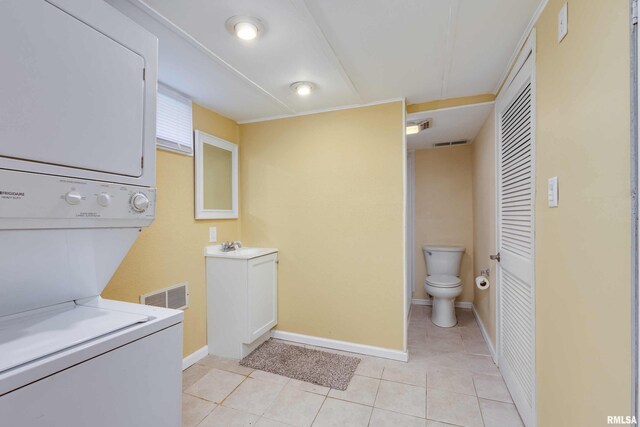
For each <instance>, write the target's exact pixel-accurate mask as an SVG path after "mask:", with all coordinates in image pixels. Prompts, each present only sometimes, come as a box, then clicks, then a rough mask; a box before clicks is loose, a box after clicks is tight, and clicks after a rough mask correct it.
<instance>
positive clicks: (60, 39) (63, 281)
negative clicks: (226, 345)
mask: <svg viewBox="0 0 640 427" xmlns="http://www.w3.org/2000/svg"><path fill="white" fill-rule="evenodd" d="M157 51H158V47H157V39H156V38H155V37H154V36H153V35H151V34H149V33H148V32H146V31H145V30H144V29H142V28H141V27H139V26H138V25H137V24H135V23H133V22H132V21H130V20H129V19H128V18H126V17H125V16H123V15H122V14H120V13H119V12H118V11H116V10H115V9H113V8H112V7H111V6H109V5H108V4H107V3H105V2H103V1H102V0H3V1H2V2H0V57H1V58H2V73H1V76H2V79H0V425H3V426H10V427H35V426H41V427H45V426H46V427H58V426H59V427H75V426H78V427H80V426H82V427H85V426H99V427H103V426H104V427H106V426H109V427H127V426H132V427H133V426H135V427H145V426H149V427H151V426H153V427H160V426H167V427H169V426H171V427H176V426H179V425H180V418H181V417H180V413H181V378H182V377H181V367H182V366H181V365H182V356H181V353H182V351H181V349H182V319H183V315H182V312H181V311H176V310H168V309H162V308H155V307H150V306H142V305H138V304H131V303H125V302H117V301H109V300H105V299H103V298H101V297H100V294H101V292H102V290H103V289H104V287H105V286H106V284H107V283H108V282H109V280H110V278H111V277H112V275H113V273H114V272H115V270H116V269H117V267H118V265H119V264H120V263H121V261H122V259H123V258H124V257H125V255H126V254H127V252H128V250H129V248H130V247H131V245H132V244H133V243H134V241H135V240H136V237H137V236H138V234H139V232H140V230H141V228H142V227H146V226H149V225H150V224H151V222H152V221H153V219H154V218H155V211H156V197H155V188H154V185H155V122H156V121H155V114H156V107H155V104H156V89H157V81H156V74H157Z"/></svg>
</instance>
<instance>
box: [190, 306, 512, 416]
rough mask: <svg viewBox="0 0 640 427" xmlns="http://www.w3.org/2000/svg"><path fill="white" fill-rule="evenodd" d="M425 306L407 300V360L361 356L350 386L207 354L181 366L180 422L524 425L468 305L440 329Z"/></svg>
mask: <svg viewBox="0 0 640 427" xmlns="http://www.w3.org/2000/svg"><path fill="white" fill-rule="evenodd" d="M430 314H431V308H430V307H425V306H413V307H412V308H411V315H410V321H409V331H408V333H409V362H408V363H403V362H396V361H392V360H386V359H380V358H376V357H370V356H362V355H357V356H358V357H360V358H361V359H362V361H361V362H360V365H359V366H358V369H357V371H356V375H355V376H354V377H353V379H352V380H351V383H350V385H349V388H348V389H347V390H346V391H340V390H332V389H329V388H327V387H321V386H317V385H315V384H310V383H305V382H302V381H298V380H290V379H289V378H285V377H281V376H278V375H274V374H270V373H267V372H262V371H254V370H252V369H248V368H245V367H243V366H240V365H239V364H238V362H237V361H234V360H229V359H222V358H218V357H211V356H209V357H207V358H205V359H203V360H201V361H200V362H198V363H197V364H195V365H193V366H192V367H190V368H189V369H187V370H186V371H185V372H184V374H183V392H184V393H183V404H182V408H183V414H182V425H183V426H184V427H194V426H198V427H214V426H224V427H233V426H258V427H277V426H311V425H313V426H316V427H317V426H372V427H387V426H389V427H401V426H407V427H413V426H415V427H446V426H449V427H450V426H462V427H476V426H478V427H520V426H522V421H521V420H520V416H519V415H518V412H517V410H516V408H515V406H514V405H513V402H512V401H511V396H510V395H509V392H508V391H507V388H506V386H505V385H504V381H503V380H502V377H501V376H500V372H499V371H498V369H497V368H496V366H495V364H494V363H493V361H492V360H491V357H490V356H489V351H488V349H487V346H486V344H485V342H484V339H483V338H482V334H481V332H480V328H479V327H478V324H477V323H476V321H475V319H474V317H473V313H472V312H471V311H468V310H458V311H457V314H458V325H457V326H456V327H453V328H438V327H437V326H435V325H434V324H432V323H431V320H430ZM291 344H293V343H291ZM298 345H299V344H298ZM325 351H332V350H326V349H325ZM338 353H340V352H338ZM345 354H347V353H345Z"/></svg>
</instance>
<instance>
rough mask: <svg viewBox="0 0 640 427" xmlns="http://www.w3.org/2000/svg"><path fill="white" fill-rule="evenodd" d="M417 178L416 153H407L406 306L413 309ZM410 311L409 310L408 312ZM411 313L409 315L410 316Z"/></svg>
mask: <svg viewBox="0 0 640 427" xmlns="http://www.w3.org/2000/svg"><path fill="white" fill-rule="evenodd" d="M415 218H416V176H415V152H414V151H408V152H407V265H406V267H407V283H406V287H407V295H405V304H406V305H407V308H410V307H411V300H412V298H413V292H414V291H415V286H416V223H415ZM407 311H408V310H407ZM408 314H409V313H407V315H408Z"/></svg>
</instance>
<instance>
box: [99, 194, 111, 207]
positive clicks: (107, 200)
mask: <svg viewBox="0 0 640 427" xmlns="http://www.w3.org/2000/svg"><path fill="white" fill-rule="evenodd" d="M98 204H99V205H100V206H103V207H105V208H106V207H107V206H109V205H110V204H111V196H110V195H108V194H107V193H100V194H98Z"/></svg>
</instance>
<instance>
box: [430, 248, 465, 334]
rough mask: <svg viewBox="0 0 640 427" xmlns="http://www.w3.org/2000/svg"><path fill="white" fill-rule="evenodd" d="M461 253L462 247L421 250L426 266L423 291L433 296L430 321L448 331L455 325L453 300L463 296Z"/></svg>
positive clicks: (462, 252)
mask: <svg viewBox="0 0 640 427" xmlns="http://www.w3.org/2000/svg"><path fill="white" fill-rule="evenodd" d="M464 250H465V249H464V248H463V247H462V246H437V245H424V246H423V247H422V252H423V253H424V261H425V263H426V265H427V279H426V280H425V282H424V290H425V291H427V293H428V294H429V295H431V296H432V297H433V309H432V312H431V321H432V322H433V323H434V324H435V325H436V326H440V327H442V328H450V327H452V326H455V325H456V323H457V322H458V320H457V319H456V310H455V305H454V301H455V299H456V297H457V296H458V295H460V294H461V293H462V281H461V280H460V277H459V276H460V262H461V261H462V255H463V254H464Z"/></svg>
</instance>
